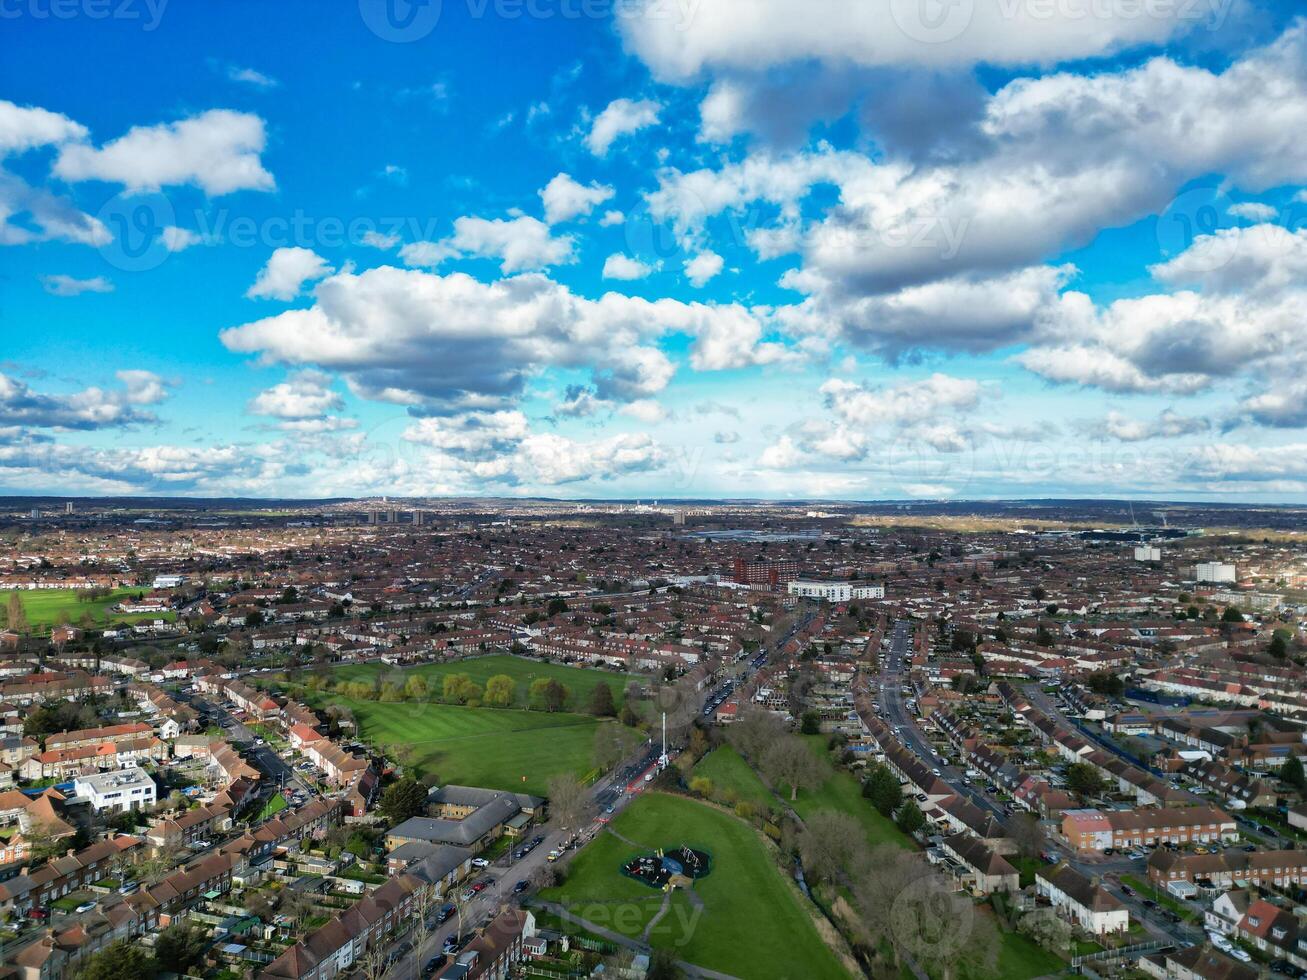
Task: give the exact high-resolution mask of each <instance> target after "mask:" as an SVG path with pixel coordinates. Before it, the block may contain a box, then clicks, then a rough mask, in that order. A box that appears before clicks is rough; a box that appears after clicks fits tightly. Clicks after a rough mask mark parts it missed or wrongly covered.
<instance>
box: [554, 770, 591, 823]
mask: <svg viewBox="0 0 1307 980" xmlns="http://www.w3.org/2000/svg"><path fill="white" fill-rule="evenodd" d="M546 793H547V795H548V797H549V811H550V813H551V814H552V815H553V818H554V821H555V822H556V823H557V824H558V825H559V826H560V827H580V826H581V824H583V823H584V822H585V821H586V819H587V818H588V817H589V816H590V813H591V810H592V808H593V805H594V803H593V801H592V800H591V799H590V791H589V789H587V788H586V787H585V786H584V785H582V783H581V781H580V780H579V779H577V778H576V777H575V776H573V775H572V774H571V773H561V774H559V775H557V776H553V777H551V778H550V780H549V783H548V786H547V789H546Z"/></svg>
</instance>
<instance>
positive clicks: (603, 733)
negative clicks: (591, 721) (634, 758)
mask: <svg viewBox="0 0 1307 980" xmlns="http://www.w3.org/2000/svg"><path fill="white" fill-rule="evenodd" d="M639 741H640V739H639V736H637V735H636V734H635V732H633V731H631V729H629V728H627V727H626V726H625V725H619V724H618V723H617V722H615V721H608V722H604V723H603V724H601V725H599V726H598V727H596V728H595V738H594V750H593V752H592V753H591V761H593V762H594V764H595V766H596V767H597V768H598V769H600V770H601V771H603V772H607V771H608V770H609V769H612V768H613V767H614V766H616V765H617V764H618V763H619V762H621V761H622V760H623V759H625V758H626V757H627V756H628V755H630V754H631V753H632V752H634V751H635V747H636V745H638V744H639Z"/></svg>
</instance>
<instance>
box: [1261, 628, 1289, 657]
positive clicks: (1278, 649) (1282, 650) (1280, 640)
mask: <svg viewBox="0 0 1307 980" xmlns="http://www.w3.org/2000/svg"><path fill="white" fill-rule="evenodd" d="M1291 635H1292V634H1289V633H1288V632H1287V631H1285V630H1276V631H1275V632H1274V633H1273V634H1272V635H1271V645H1270V646H1269V647H1267V648H1266V651H1267V653H1269V654H1270V655H1271V656H1272V657H1275V658H1276V659H1277V660H1283V659H1284V658H1285V657H1287V656H1288V655H1289V637H1290V636H1291Z"/></svg>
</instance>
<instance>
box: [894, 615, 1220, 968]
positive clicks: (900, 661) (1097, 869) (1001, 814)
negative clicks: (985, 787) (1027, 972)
mask: <svg viewBox="0 0 1307 980" xmlns="http://www.w3.org/2000/svg"><path fill="white" fill-rule="evenodd" d="M911 641H912V624H911V623H910V622H908V621H907V620H899V621H897V622H896V623H895V624H894V631H893V633H891V635H890V649H889V650H888V651H887V652H886V654H885V657H884V666H883V669H882V671H881V674H880V676H879V678H878V680H877V685H878V687H879V692H880V699H879V700H880V704H881V706H882V707H883V708H884V710H885V714H886V721H887V722H888V723H889V725H890V727H892V728H894V729H896V730H897V734H898V736H899V738H900V740H901V741H902V742H903V744H904V745H905V746H907V747H908V748H909V749H910V750H911V751H912V752H914V753H915V754H916V755H917V756H918V757H919V758H920V759H922V760H923V761H924V762H925V763H926V765H928V766H930V767H932V768H937V769H939V771H940V773H941V778H943V779H944V781H945V782H947V783H948V784H949V786H950V787H951V788H952V789H953V790H954V791H956V792H958V793H959V794H961V795H962V796H964V797H966V798H967V799H969V800H971V801H972V802H973V803H975V804H976V805H977V806H979V807H981V808H982V809H984V810H986V811H987V812H989V813H991V814H992V815H993V816H994V817H996V818H997V819H998V820H1000V821H1003V822H1006V821H1007V820H1008V819H1009V814H1008V813H1007V812H1006V811H1005V810H1004V809H1003V808H1002V807H1001V806H1000V805H999V804H998V803H997V802H996V801H995V800H994V799H992V798H991V797H990V796H989V795H988V794H986V793H984V792H982V791H981V790H979V789H977V788H976V787H975V786H973V785H972V784H971V783H970V782H969V781H968V780H967V777H966V774H965V773H964V772H962V771H961V770H959V769H958V768H957V767H956V766H952V765H949V764H948V763H947V762H946V761H945V760H944V759H943V758H942V757H941V756H940V755H939V753H937V752H936V751H935V750H934V748H933V747H932V746H931V744H930V741H929V740H928V739H927V738H926V736H925V734H924V732H923V731H922V730H921V727H920V724H919V723H918V720H917V717H916V716H915V715H913V714H912V713H911V712H909V711H908V710H907V706H906V697H905V695H904V694H903V692H902V685H903V683H904V679H905V677H906V667H907V662H908V658H909V654H910V651H911ZM1036 690H1037V686H1032V690H1031V691H1028V692H1027V693H1028V696H1031V701H1032V703H1035V704H1036V706H1037V707H1039V708H1040V710H1042V711H1046V712H1047V713H1048V714H1049V715H1050V716H1051V717H1056V718H1058V719H1059V720H1061V721H1063V723H1064V724H1067V725H1070V723H1069V722H1067V721H1066V719H1065V718H1063V717H1062V715H1061V712H1059V711H1058V710H1057V708H1056V706H1055V705H1054V704H1053V702H1052V699H1051V698H1048V697H1047V695H1046V694H1044V692H1043V691H1042V690H1038V691H1037V693H1038V695H1040V697H1039V698H1038V699H1037V698H1036V697H1035V696H1034V694H1035V691H1036ZM1047 846H1048V847H1049V848H1051V849H1052V850H1055V851H1056V852H1057V853H1058V854H1060V855H1061V856H1062V857H1063V858H1064V859H1065V860H1066V861H1067V862H1068V863H1069V864H1070V865H1071V866H1072V867H1074V868H1075V869H1076V870H1077V871H1079V872H1080V873H1081V874H1083V875H1085V876H1087V877H1089V878H1096V877H1101V878H1102V881H1103V884H1104V886H1105V887H1107V889H1108V891H1110V892H1111V893H1112V894H1113V895H1114V896H1116V898H1118V899H1119V900H1120V901H1121V902H1123V903H1124V904H1125V905H1126V907H1127V908H1129V910H1130V915H1131V917H1132V918H1134V919H1136V920H1138V921H1139V922H1141V923H1142V924H1143V925H1144V928H1145V929H1147V930H1148V932H1149V934H1150V935H1151V936H1153V937H1154V938H1156V939H1159V940H1163V941H1166V942H1172V943H1176V944H1177V945H1187V944H1189V943H1193V942H1195V941H1197V940H1199V939H1200V938H1201V937H1202V930H1201V929H1198V928H1195V927H1193V926H1190V925H1186V924H1183V923H1173V922H1171V921H1170V920H1169V919H1166V918H1165V917H1163V916H1162V915H1160V914H1159V913H1158V911H1157V910H1154V909H1149V908H1147V907H1146V906H1145V905H1144V904H1143V902H1144V901H1145V899H1147V898H1148V896H1146V895H1133V896H1131V895H1127V894H1125V893H1124V892H1123V891H1122V890H1121V889H1122V886H1121V881H1120V876H1121V875H1122V874H1136V875H1138V876H1139V877H1147V870H1146V868H1143V867H1141V866H1140V863H1139V862H1137V861H1132V860H1130V859H1129V858H1125V857H1119V856H1112V857H1104V858H1093V859H1089V858H1085V857H1083V856H1082V855H1080V854H1077V853H1075V852H1074V851H1072V850H1071V849H1070V848H1068V847H1067V846H1066V845H1064V844H1062V843H1061V842H1059V841H1057V840H1056V839H1054V838H1052V837H1049V838H1048V844H1047Z"/></svg>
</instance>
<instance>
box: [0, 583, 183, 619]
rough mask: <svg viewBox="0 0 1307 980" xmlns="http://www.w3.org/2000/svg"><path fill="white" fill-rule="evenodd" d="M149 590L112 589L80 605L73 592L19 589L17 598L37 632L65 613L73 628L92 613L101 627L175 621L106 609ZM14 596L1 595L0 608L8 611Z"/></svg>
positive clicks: (165, 615)
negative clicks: (107, 593)
mask: <svg viewBox="0 0 1307 980" xmlns="http://www.w3.org/2000/svg"><path fill="white" fill-rule="evenodd" d="M148 591H149V589H147V588H144V587H138V588H134V589H114V591H113V592H111V593H110V594H109V595H107V596H105V597H103V598H100V599H96V600H94V601H93V602H82V601H81V600H80V599H78V598H77V593H76V591H74V590H72V589H30V590H27V589H23V590H19V592H18V596H19V598H20V599H21V600H22V603H23V612H24V613H25V614H26V616H27V622H28V625H29V626H32V627H35V628H37V629H49V628H50V627H52V626H54V625H56V624H57V623H58V622H59V619H60V617H61V616H62V615H64V614H66V615H67V617H68V620H69V622H71V623H72V624H73V625H74V626H76V625H78V624H79V623H81V621H82V617H84V616H85V615H86V614H87V613H90V614H91V619H92V621H94V622H95V623H96V624H97V625H103V624H104V623H106V622H114V623H120V622H121V623H135V622H138V621H140V620H142V619H167V620H172V619H176V618H177V616H176V614H175V613H171V612H169V613H131V614H127V613H114V612H111V611H110V609H109V607H110V606H112V605H113V604H114V603H115V602H117V601H118V600H119V599H121V598H123V597H124V596H129V595H136V594H137V593H139V592H148ZM12 594H13V592H12V591H10V592H0V609H4V608H7V607H8V605H9V597H10V596H11V595H12Z"/></svg>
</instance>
